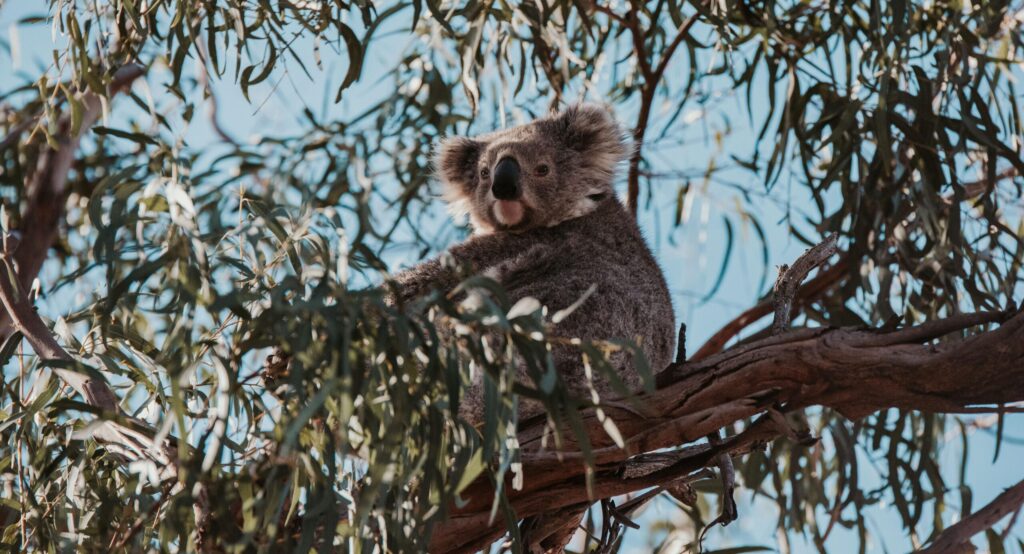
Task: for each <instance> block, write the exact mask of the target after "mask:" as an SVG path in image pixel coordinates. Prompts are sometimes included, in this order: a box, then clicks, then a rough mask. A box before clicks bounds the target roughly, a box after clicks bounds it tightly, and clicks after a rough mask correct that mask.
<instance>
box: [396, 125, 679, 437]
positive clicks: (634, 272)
mask: <svg viewBox="0 0 1024 554" xmlns="http://www.w3.org/2000/svg"><path fill="white" fill-rule="evenodd" d="M629 152H630V149H629V147H628V145H627V142H626V141H625V138H624V133H623V131H622V130H621V128H620V127H619V125H618V124H617V123H616V122H615V120H614V118H613V117H612V116H611V114H610V113H609V112H608V111H607V110H606V109H604V108H602V107H599V106H594V105H580V106H575V107H571V108H568V109H566V110H565V111H563V112H561V113H558V114H554V115H550V116H547V117H543V118H540V119H537V120H535V121H533V122H531V123H528V124H525V125H521V126H518V127H513V128H510V129H506V130H502V131H496V132H493V133H489V134H485V135H481V136H476V137H450V138H446V139H444V140H443V141H442V142H441V143H440V147H439V148H438V150H437V153H436V156H435V160H434V165H435V170H436V174H437V177H438V178H439V180H440V182H441V184H442V187H443V195H444V198H445V199H446V200H447V203H448V205H449V208H450V211H451V212H453V214H455V215H457V216H462V215H468V216H469V222H470V225H471V226H472V229H473V234H472V236H471V237H470V238H469V239H468V240H466V241H465V242H462V243H460V244H457V245H455V246H453V247H451V248H450V249H449V250H448V252H447V255H448V256H450V257H451V259H453V260H454V261H455V262H456V264H455V265H456V266H461V267H466V266H468V267H469V268H471V270H472V271H473V272H476V273H477V274H483V275H487V276H489V277H491V278H493V279H495V280H496V281H498V283H500V284H501V285H502V287H503V288H504V289H505V290H506V292H507V293H508V295H509V297H510V299H511V300H512V301H516V300H519V299H521V298H524V297H528V296H529V297H534V298H536V299H537V300H539V301H540V302H541V304H543V305H545V306H547V307H548V309H549V310H551V311H555V310H561V309H564V308H567V307H569V306H571V305H572V304H573V303H574V302H576V301H577V300H579V299H580V298H581V297H583V296H584V295H585V294H586V293H587V292H588V290H589V289H591V287H596V288H595V290H594V292H593V293H592V294H591V295H590V296H589V297H587V298H586V300H584V301H583V303H582V304H581V305H580V306H579V307H578V308H577V309H576V310H575V311H573V312H572V313H571V315H569V316H568V317H566V318H565V319H563V320H561V321H560V322H559V323H557V324H556V325H555V326H554V330H553V332H552V335H553V336H558V337H564V338H579V339H583V340H602V339H612V338H622V339H631V340H639V343H640V346H641V348H642V349H643V350H644V352H645V353H646V356H647V359H648V361H649V363H650V365H651V367H652V368H653V369H654V370H655V371H660V370H661V369H663V368H664V367H665V366H667V365H668V364H669V362H670V361H671V356H672V353H673V351H674V342H675V321H674V316H673V311H672V303H671V299H670V297H669V292H668V288H667V286H666V284H665V278H664V275H663V274H662V272H661V269H660V268H659V267H658V263H657V261H656V260H655V259H654V256H653V255H652V254H651V251H650V249H649V248H648V247H647V245H646V244H645V242H644V238H643V236H641V233H640V229H639V228H638V227H637V224H636V221H635V220H634V218H633V217H632V215H631V214H630V213H628V212H627V211H626V209H625V208H624V206H623V205H622V203H621V202H620V201H619V200H618V198H617V197H616V195H615V191H614V189H613V180H614V178H615V174H616V169H617V166H619V165H620V162H622V161H623V160H624V159H625V158H626V156H628V154H629ZM449 261H450V260H449ZM459 282H460V274H459V273H458V272H457V271H455V270H454V269H453V267H452V264H451V263H445V262H444V261H443V260H442V257H439V258H435V259H432V260H429V261H426V262H424V263H421V264H419V265H417V266H415V267H412V268H410V269H408V270H406V271H404V272H402V273H400V274H398V275H396V276H395V277H394V283H395V285H396V288H397V290H398V291H399V292H398V295H399V297H401V298H403V299H409V298H412V297H415V296H418V295H421V294H423V293H425V292H428V291H430V290H433V289H439V290H441V291H442V292H446V293H447V292H450V291H451V290H452V289H453V288H454V287H455V286H456V285H458V283H459ZM552 355H553V357H554V360H555V364H556V369H557V371H558V372H559V374H560V376H561V378H562V379H563V381H564V382H565V384H566V385H567V386H568V388H569V389H570V390H571V391H574V392H577V393H580V394H582V395H584V396H586V395H588V394H589V390H590V388H589V385H588V382H587V377H586V375H585V371H584V367H583V362H582V359H581V356H580V353H579V352H578V351H577V350H574V349H573V348H571V347H569V346H555V347H553V351H552ZM611 361H612V363H613V367H615V368H617V370H618V372H619V375H620V376H621V378H622V380H623V381H624V382H625V383H626V384H627V385H628V386H630V387H632V388H633V389H634V390H637V389H639V388H640V387H641V384H642V383H641V379H640V376H639V374H638V372H637V371H636V369H635V368H634V366H633V362H632V359H631V358H630V356H629V355H628V354H627V353H624V352H620V353H616V354H613V356H612V360H611ZM518 377H519V378H520V379H521V380H523V381H526V382H527V384H529V381H528V379H527V377H526V375H525V369H523V370H521V371H520V375H519V376H518ZM478 379H482V376H481V377H479V378H478ZM605 381H606V380H605V379H602V378H600V377H599V375H594V383H593V384H594V388H595V389H596V391H597V392H598V394H599V395H600V396H601V397H602V398H607V397H608V396H614V395H615V394H614V392H613V389H612V388H611V386H610V384H609V383H607V382H605ZM481 391H482V388H481V381H478V382H476V383H473V384H472V385H471V386H470V388H469V390H468V391H467V392H466V394H465V398H464V400H463V402H462V405H461V407H460V415H461V416H462V417H463V418H465V419H466V420H467V421H469V422H471V423H474V424H476V423H477V422H479V420H480V419H481V418H482V414H483V395H482V392H481ZM530 404H531V403H529V402H526V403H524V402H521V403H520V408H519V415H520V418H525V417H529V416H530V415H534V414H535V413H536V412H538V411H539V409H540V408H539V405H537V404H536V403H533V406H532V408H531V407H530Z"/></svg>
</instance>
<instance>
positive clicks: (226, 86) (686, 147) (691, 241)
mask: <svg viewBox="0 0 1024 554" xmlns="http://www.w3.org/2000/svg"><path fill="white" fill-rule="evenodd" d="M41 5H44V3H41V2H33V1H31V0H9V1H8V2H6V3H4V4H3V6H2V7H0V40H2V41H3V42H4V43H7V44H13V45H16V48H14V49H13V50H14V58H13V59H12V57H11V55H10V54H9V53H8V51H5V52H0V90H8V89H9V88H10V87H12V86H14V85H15V84H19V83H20V82H21V79H13V78H11V77H10V75H12V72H14V71H22V72H25V73H28V74H35V73H36V72H37V70H38V69H37V68H39V67H41V66H45V65H48V64H49V60H50V59H51V54H50V52H51V49H52V48H53V47H54V43H53V38H52V35H51V30H50V28H49V27H48V26H46V25H18V24H16V23H15V22H16V21H18V20H19V19H21V18H22V17H24V16H27V15H38V14H39V13H40V12H39V11H38V10H39V9H40V6H41ZM385 35H386V36H384V37H383V38H382V39H380V40H381V42H379V43H377V44H376V46H375V47H373V48H371V50H370V52H371V53H370V59H368V60H367V61H366V63H365V64H364V73H363V75H362V79H361V81H360V83H358V84H357V85H356V86H355V87H353V88H352V89H350V90H349V91H348V92H347V93H346V94H345V95H344V97H343V99H342V101H341V102H340V103H338V104H333V103H332V100H333V96H334V93H335V88H336V86H337V85H338V83H339V82H340V80H341V78H342V76H343V75H344V71H345V67H346V65H345V61H344V56H335V55H333V54H332V53H330V52H329V51H328V49H327V48H324V49H323V53H324V64H323V70H322V71H316V70H315V69H314V70H313V79H312V81H311V80H309V79H308V78H307V77H306V76H305V75H304V74H302V73H301V72H297V71H293V72H288V73H287V74H277V75H275V76H273V77H272V78H271V79H268V80H267V81H265V82H264V83H261V84H259V85H257V86H255V87H253V89H252V90H251V91H250V98H251V99H252V101H251V102H247V101H246V100H245V99H244V97H243V96H242V95H241V93H240V91H239V90H238V87H237V86H236V85H235V84H234V83H233V82H232V81H231V78H230V76H227V77H226V78H225V81H223V82H217V81H214V83H213V87H214V90H215V91H216V95H217V97H218V100H219V119H220V121H221V123H222V125H223V127H225V128H226V129H227V130H228V132H229V133H231V134H232V135H233V136H234V137H235V138H236V139H238V140H240V141H247V140H249V138H250V137H252V136H256V135H259V134H280V133H289V132H294V133H299V132H302V131H303V127H302V125H301V123H300V118H301V110H302V109H303V108H305V107H308V108H309V109H311V110H312V111H314V112H315V113H317V114H319V115H320V116H321V118H323V119H330V118H332V117H342V116H350V115H352V114H354V113H357V112H359V111H361V110H362V109H363V108H365V107H366V106H368V105H369V104H370V103H371V102H373V101H375V99H376V98H377V97H376V96H375V92H377V93H379V91H381V90H386V89H388V88H389V87H391V86H392V83H391V82H390V80H389V79H390V77H389V74H388V70H389V68H390V67H392V66H393V65H394V63H395V62H396V60H397V59H398V57H399V55H400V54H401V52H402V51H403V50H404V49H405V47H406V45H407V44H408V42H409V41H410V40H413V39H411V38H410V37H409V36H408V35H405V34H403V33H400V32H398V33H391V34H387V33H385ZM60 40H61V39H60V38H59V37H58V41H60ZM297 47H298V48H299V49H300V51H301V50H302V48H306V49H307V50H308V48H309V47H310V45H308V44H306V45H302V44H298V45H297ZM160 83H161V81H160V79H159V77H154V76H149V77H147V78H146V83H141V82H140V83H137V84H136V86H135V91H136V92H138V93H139V94H141V95H144V96H150V95H151V96H152V97H153V98H154V99H155V102H156V104H157V106H160V107H161V111H162V110H164V109H169V110H172V109H173V107H174V106H175V103H174V102H175V101H174V99H173V98H170V97H169V96H168V95H165V94H162V93H160V90H161V86H160ZM147 87H148V90H147ZM486 92H487V91H486V90H485V91H484V93H485V94H486ZM522 96H524V95H523V94H521V97H522ZM521 99H522V98H520V99H518V100H520V101H521ZM591 99H592V100H601V99H600V98H595V97H591ZM485 100H486V99H485ZM507 101H508V103H509V104H514V103H515V102H516V101H517V100H516V99H507ZM759 106H760V107H763V99H760V100H757V99H755V103H754V109H755V110H757V109H758V107H759ZM197 108H198V106H197ZM204 109H205V107H204ZM667 109H668V106H666V107H664V109H662V110H661V111H657V112H656V116H662V117H664V116H667V112H666V111H665V110H667ZM714 109H715V110H719V112H720V113H712V114H708V115H707V116H706V118H705V119H700V118H699V114H697V113H696V112H692V113H689V112H688V113H687V115H684V118H686V117H688V116H692V117H693V118H694V124H693V126H692V127H693V128H692V132H691V131H690V130H688V131H687V133H686V140H685V141H684V143H683V144H680V145H669V146H664V147H662V148H658V149H657V150H656V151H652V152H651V154H652V159H653V160H654V163H655V164H656V165H659V166H661V167H669V166H671V167H679V166H682V167H686V168H691V169H696V170H699V169H702V168H703V167H704V166H706V164H707V160H708V159H710V158H712V157H713V156H714V155H715V153H716V148H717V145H716V139H715V136H714V131H715V129H716V128H721V127H722V124H721V122H722V121H724V120H725V119H728V121H730V123H731V125H732V126H733V130H732V133H729V134H727V135H725V136H724V137H723V139H722V142H721V149H722V150H724V151H725V152H735V153H737V154H747V153H749V152H750V150H751V148H753V145H754V142H753V141H754V138H753V136H754V134H755V130H753V129H751V128H749V124H748V123H747V122H748V121H749V119H748V117H747V114H746V108H745V106H744V101H743V100H742V99H740V98H731V97H729V96H728V95H726V96H725V97H723V98H722V99H721V100H720V101H719V102H717V103H716V104H715V105H714ZM633 112H634V108H633V107H631V106H628V105H627V106H625V107H623V108H622V109H621V110H620V111H619V112H618V117H619V119H620V120H621V121H623V122H629V121H631V119H632V117H633V115H634V113H633ZM755 120H756V118H755ZM485 130H487V129H482V128H476V129H475V131H481V132H482V131H485ZM178 132H179V133H180V138H181V139H182V140H183V141H184V143H185V144H186V145H187V147H188V148H191V149H195V150H197V151H198V150H204V149H205V150H207V151H209V152H210V154H209V156H210V157H211V158H212V156H213V155H214V154H215V153H216V151H217V149H218V146H217V143H218V139H217V137H216V135H215V133H214V132H213V129H212V128H211V126H210V124H209V122H208V120H207V118H206V117H196V118H194V119H193V122H192V124H191V125H190V126H189V127H188V128H181V129H179V130H178ZM735 175H736V178H737V179H743V180H745V184H746V185H748V186H750V187H751V188H752V189H758V187H761V185H760V183H757V182H754V180H753V179H751V177H750V174H749V173H745V174H741V173H736V174H735ZM622 184H623V183H620V186H621V185H622ZM694 184H695V186H698V185H699V183H698V182H697V181H694ZM714 187H715V185H714V184H711V185H710V186H709V189H708V190H707V191H705V194H695V195H694V198H693V199H692V201H691V203H690V205H689V212H688V214H689V217H688V219H687V221H686V223H685V224H684V225H683V226H682V227H680V228H678V229H673V228H672V225H671V219H672V216H673V211H674V209H675V208H674V204H675V198H676V187H674V186H666V187H664V188H659V190H656V191H654V205H655V208H654V209H652V210H650V211H648V212H646V213H645V214H644V215H643V219H642V225H643V227H644V230H645V233H646V236H647V237H648V240H649V242H650V243H651V246H652V248H653V250H654V251H655V254H656V256H657V258H658V260H659V262H660V263H661V266H662V268H663V269H664V271H665V274H666V277H667V279H668V281H669V284H670V289H671V291H672V299H673V305H674V307H675V312H676V318H677V320H678V321H681V322H685V323H686V324H687V328H688V333H689V337H688V339H689V340H688V343H689V344H690V345H691V349H693V348H696V347H698V346H699V345H700V344H701V343H703V341H704V340H705V339H706V338H707V337H708V336H710V335H711V334H712V333H713V332H714V331H716V330H717V329H719V328H720V327H721V326H722V325H723V324H725V323H726V322H728V321H729V320H731V319H732V318H733V317H735V316H736V315H738V314H739V313H740V312H742V311H743V310H744V309H746V308H747V307H750V306H752V305H753V304H754V303H755V302H756V301H757V299H758V298H759V297H760V295H761V293H762V292H764V291H763V290H758V285H759V283H760V282H761V276H762V275H761V273H762V272H761V269H762V262H761V259H760V246H759V243H758V241H757V240H756V237H755V236H754V234H753V229H752V228H750V227H749V226H744V225H740V226H738V227H737V228H736V235H737V236H736V238H737V242H736V245H735V248H734V252H733V256H734V258H733V262H732V263H733V265H731V266H730V269H729V272H728V273H727V276H726V278H725V281H724V282H723V283H722V286H721V288H720V290H719V292H718V294H717V295H716V296H715V297H714V298H712V299H711V300H710V301H708V302H701V297H702V296H703V295H704V294H705V293H706V292H707V291H708V290H710V288H711V286H712V284H713V283H714V280H715V276H716V274H717V272H718V268H719V264H720V263H721V258H722V255H723V252H724V250H725V240H724V235H723V225H722V223H721V213H722V212H724V211H727V210H728V209H729V207H730V206H728V205H727V204H728V203H730V202H732V201H733V200H732V199H733V198H734V196H733V195H732V194H728V193H725V194H722V193H719V191H716V190H715V189H714ZM796 188H798V187H794V189H796ZM761 189H763V187H761ZM799 193H800V191H799V190H791V189H789V187H787V186H786V183H785V178H783V182H781V183H780V184H779V185H778V186H777V187H776V188H775V189H774V190H773V191H770V192H766V193H765V196H764V198H763V201H761V202H758V204H757V206H756V209H757V215H758V216H759V218H760V221H761V222H762V223H763V225H764V226H765V231H766V234H767V237H768V242H769V244H770V252H769V254H770V260H769V264H770V270H771V272H770V274H769V278H768V282H769V283H770V282H771V280H772V278H773V277H774V268H775V266H776V265H779V264H781V263H785V262H788V261H791V260H793V259H794V258H796V257H797V256H798V255H799V254H800V252H802V250H803V246H802V245H800V244H799V243H797V242H796V241H795V240H794V239H792V238H791V237H790V234H789V233H788V232H787V229H786V228H785V226H784V225H782V224H777V222H780V221H781V220H782V219H783V217H784V216H785V215H786V211H787V209H788V210H793V211H794V212H799V210H800V208H801V206H808V204H807V202H808V200H807V199H806V198H800V197H799ZM790 195H792V196H790ZM437 218H438V221H440V220H443V218H444V214H443V209H442V207H441V205H440V201H438V202H437ZM389 261H391V262H393V263H394V264H396V265H410V264H412V263H415V262H417V261H418V260H416V259H411V258H409V259H401V258H397V259H391V260H389ZM61 271H62V270H61V268H60V267H59V265H58V264H56V263H51V264H49V265H48V266H47V268H46V270H45V272H44V275H43V278H44V283H46V282H52V281H53V279H54V278H55V277H56V276H57V275H59V274H60V273H61ZM93 286H95V284H94V283H93V284H90V283H81V284H80V286H79V285H76V287H73V289H75V290H74V291H73V293H69V294H70V299H69V300H70V302H72V305H75V304H76V303H77V304H80V303H82V302H83V301H84V299H85V295H87V294H91V293H92V292H93ZM65 300H66V299H63V298H62V299H61V301H60V302H57V301H53V300H52V299H51V300H50V301H45V300H44V301H43V302H42V305H41V306H42V309H43V311H44V312H45V313H46V314H47V315H48V316H50V317H58V316H60V315H61V314H62V313H64V312H66V311H67V310H68V309H67V304H66V303H65ZM1019 300H1021V299H1018V301H1019ZM756 329H757V328H756V327H755V328H754V329H753V330H756ZM968 419H969V418H968ZM1022 421H1024V416H1021V415H1020V414H1018V415H1011V416H1008V418H1007V425H1006V428H1007V433H1008V435H1014V434H1015V433H1019V432H1020V430H1021V428H1022V427H1021V422H1022ZM970 440H971V455H972V457H971V462H970V466H969V476H968V479H969V483H970V484H971V486H972V487H973V489H974V505H975V507H979V506H981V505H983V504H984V503H986V502H988V501H989V500H990V499H991V498H993V497H994V496H995V495H996V494H998V493H999V492H1000V491H1001V490H1002V488H1003V487H1005V486H1008V485H1011V484H1013V483H1015V482H1017V481H1018V480H1020V479H1021V478H1024V472H1022V471H1021V467H1024V464H1022V463H1021V461H1022V460H1024V447H1022V446H1020V445H1018V444H1004V445H1003V452H1002V454H1001V456H1000V458H999V459H998V460H997V461H996V462H995V463H993V462H992V455H991V454H992V452H993V450H994V440H993V439H992V437H991V436H990V435H989V434H987V433H984V432H978V433H975V434H974V435H973V436H972V438H971V439H970ZM958 445H959V440H958V439H956V440H954V441H952V442H951V443H950V446H949V447H948V448H946V450H945V451H944V454H943V459H944V461H948V462H949V463H948V464H946V465H945V466H944V469H945V471H946V473H947V475H946V477H947V479H948V482H949V483H955V482H956V481H957V479H956V476H955V472H956V467H957V462H958V460H959V456H960V454H959V446H958ZM869 466H870V462H869V460H868V459H867V458H866V456H865V463H863V464H862V467H869ZM864 478H865V479H867V480H868V482H870V480H871V479H872V476H871V471H870V470H869V469H867V470H865V476H864ZM742 494H743V495H749V492H747V491H744V492H743V493H742ZM744 508H746V509H745V511H744V512H741V518H740V520H739V521H738V522H736V523H734V524H732V525H731V526H730V527H728V528H726V529H725V530H724V531H722V530H716V531H713V532H712V534H711V535H709V536H710V541H711V543H710V544H714V545H716V546H727V545H737V544H762V545H767V546H772V547H774V545H775V542H774V540H775V539H774V532H773V527H772V526H773V523H774V519H775V517H776V515H775V512H774V508H773V507H771V506H766V505H765V504H764V503H763V501H762V502H759V503H755V504H754V505H753V507H751V505H750V504H747V503H741V510H744ZM669 510H670V507H669V506H668V505H667V503H664V502H662V503H656V504H654V505H652V506H651V507H650V508H649V509H648V511H647V512H646V513H645V515H644V516H643V519H644V520H645V521H651V520H654V519H657V518H659V517H662V516H665V515H666V514H667V513H669ZM871 514H872V519H873V525H874V527H873V528H872V531H873V532H874V533H876V534H877V542H876V544H875V545H874V546H875V547H877V548H872V550H876V551H882V549H881V547H882V546H883V543H884V545H887V546H888V550H889V551H894V552H898V551H901V550H902V549H903V548H905V545H906V544H907V543H906V542H905V539H903V535H904V532H903V531H902V529H901V528H900V526H899V520H898V516H897V515H896V512H895V510H894V509H893V508H891V507H890V508H882V507H878V508H875V509H872V510H871ZM928 526H929V523H928V522H927V521H925V522H923V523H922V526H921V529H925V530H926V529H927V528H928ZM842 532H843V531H841V530H840V531H836V533H837V536H836V540H834V541H833V542H832V543H831V544H832V546H833V547H834V548H835V551H836V552H843V551H846V550H844V549H843V540H842V537H843V535H842V534H841V533H842ZM1017 533H1018V535H1020V534H1024V523H1018V525H1017ZM851 538H852V536H851ZM646 542H647V541H646V537H644V536H643V534H641V533H633V534H632V535H631V536H630V539H629V547H628V549H627V551H632V552H643V551H645V550H646V548H647V547H646V546H645V545H646ZM849 544H850V545H851V546H850V548H851V549H852V544H853V543H852V542H851V543H849ZM979 545H982V543H979ZM793 549H794V551H796V552H800V551H809V550H811V549H812V545H811V544H810V543H801V542H800V540H799V539H795V542H794V544H793Z"/></svg>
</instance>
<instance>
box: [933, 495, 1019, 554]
mask: <svg viewBox="0 0 1024 554" xmlns="http://www.w3.org/2000/svg"><path fill="white" fill-rule="evenodd" d="M1022 504H1024V481H1021V482H1020V483H1017V484H1016V485H1014V486H1012V487H1010V488H1008V489H1006V490H1005V491H1003V493H1002V494H1000V495H999V496H997V497H996V498H995V500H993V501H992V502H989V503H988V504H986V505H985V507H984V508H982V509H980V510H978V511H977V512H974V513H973V514H971V515H969V516H967V517H966V518H964V519H963V520H961V521H959V522H957V523H956V524H954V525H951V526H950V527H949V528H948V529H946V530H945V531H943V532H942V533H940V534H939V536H938V537H935V540H934V541H932V543H931V544H930V545H929V546H928V547H926V548H923V549H921V550H918V551H917V552H918V553H920V554H954V553H962V552H973V551H974V549H973V548H970V549H967V548H965V547H966V546H967V545H968V543H969V542H970V540H971V537H973V536H974V535H977V534H978V533H981V532H982V531H984V530H986V529H989V528H991V527H992V526H993V525H995V524H996V523H998V522H999V520H1001V519H1003V518H1004V517H1006V516H1008V515H1010V514H1011V513H1014V512H1016V511H1017V510H1020V507H1021V505H1022Z"/></svg>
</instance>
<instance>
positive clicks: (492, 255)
mask: <svg viewBox="0 0 1024 554" xmlns="http://www.w3.org/2000/svg"><path fill="white" fill-rule="evenodd" d="M517 240H518V239H517V237H508V236H502V235H482V236H476V237H472V238H470V239H469V240H467V241H466V242H463V243H460V244H457V245H455V246H453V247H452V248H450V249H449V250H448V251H447V252H445V253H444V254H442V255H440V256H438V257H436V258H433V259H431V260H427V261H425V262H423V263H420V264H418V265H415V266H413V267H411V268H409V269H407V270H405V271H402V272H401V273H398V274H397V275H395V276H394V278H393V282H394V284H395V286H396V287H397V289H398V290H397V295H396V298H397V299H401V300H402V301H403V302H404V301H408V300H411V299H413V298H416V297H418V296H422V295H424V294H426V293H428V292H430V291H431V290H438V291H441V292H442V293H445V294H447V293H449V292H451V291H452V289H454V288H455V287H456V285H458V284H459V283H460V282H461V281H462V280H463V279H465V278H466V277H468V276H470V275H472V274H473V273H474V272H479V271H483V270H485V269H487V268H488V267H491V266H493V265H494V264H496V263H497V262H499V261H500V260H502V259H503V258H505V257H507V252H509V249H510V248H517V245H516V242H517Z"/></svg>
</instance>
